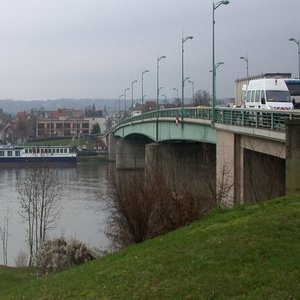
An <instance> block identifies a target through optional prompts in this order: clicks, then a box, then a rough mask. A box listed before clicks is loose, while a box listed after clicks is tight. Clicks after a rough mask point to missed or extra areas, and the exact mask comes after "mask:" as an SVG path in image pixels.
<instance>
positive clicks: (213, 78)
mask: <svg viewBox="0 0 300 300" xmlns="http://www.w3.org/2000/svg"><path fill="white" fill-rule="evenodd" d="M222 4H224V5H227V4H229V1H228V0H222V1H219V2H217V3H216V4H215V3H213V32H212V94H213V109H212V126H213V127H214V123H215V121H216V111H215V107H216V67H215V10H216V9H217V8H218V7H219V6H220V5H222Z"/></svg>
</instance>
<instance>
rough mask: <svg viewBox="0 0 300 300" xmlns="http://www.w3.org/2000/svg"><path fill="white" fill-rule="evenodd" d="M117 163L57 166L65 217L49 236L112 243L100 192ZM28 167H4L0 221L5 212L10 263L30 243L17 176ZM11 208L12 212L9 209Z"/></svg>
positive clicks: (0, 259) (92, 243) (0, 179)
mask: <svg viewBox="0 0 300 300" xmlns="http://www.w3.org/2000/svg"><path fill="white" fill-rule="evenodd" d="M113 168H114V165H112V164H111V163H107V162H105V161H100V160H99V161H98V160H97V161H95V160H90V162H89V160H87V162H84V163H78V165H77V167H73V168H57V169H56V170H57V176H58V177H59V178H60V180H61V184H62V186H63V189H62V197H61V205H62V210H61V217H60V219H59V222H58V223H57V226H56V228H55V229H53V230H52V231H51V232H50V233H49V236H50V238H51V237H60V236H62V235H63V236H65V237H66V238H67V239H68V238H71V237H73V238H76V239H77V240H80V241H81V242H84V243H86V244H87V245H88V246H90V247H94V246H95V247H102V248H106V247H108V239H107V237H106V235H105V232H104V231H105V216H106V215H105V210H104V203H103V200H101V198H100V197H99V195H100V194H105V191H106V189H107V184H108V180H109V179H108V177H109V175H108V174H109V170H110V169H113ZM25 172H26V169H25V168H0V224H1V225H2V228H3V222H4V219H5V216H7V215H8V216H9V217H10V222H9V225H8V233H9V237H8V265H9V266H15V261H14V260H15V258H16V257H17V255H18V253H19V252H20V250H21V249H22V250H24V251H26V252H27V253H28V247H27V245H26V238H27V233H26V228H27V226H28V225H27V223H26V222H25V223H24V222H22V218H21V217H20V214H19V211H20V210H21V206H20V201H19V200H18V197H19V194H18V192H17V190H16V185H17V180H18V178H20V177H21V176H24V175H25ZM7 211H8V213H7ZM1 264H3V252H2V240H1V239H0V265H1Z"/></svg>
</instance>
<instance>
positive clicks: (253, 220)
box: [0, 195, 300, 299]
mask: <svg viewBox="0 0 300 300" xmlns="http://www.w3.org/2000/svg"><path fill="white" fill-rule="evenodd" d="M299 254H300V195H299V196H298V195H297V196H293V197H284V198H281V199H277V200H272V201H269V202H266V203H262V204H260V205H256V206H251V207H239V208H235V209H232V210H229V211H227V212H223V213H222V212H220V211H214V212H212V213H211V214H210V215H209V216H208V217H207V218H206V219H205V220H200V221H197V222H195V223H193V224H192V225H190V226H187V227H185V228H182V229H180V230H177V231H174V232H171V233H169V234H167V235H164V236H160V237H158V238H156V239H153V240H150V241H147V242H144V243H142V244H139V245H134V246H132V247H129V248H127V249H124V250H122V251H119V252H117V253H115V254H111V255H108V256H106V257H104V258H102V259H99V260H97V261H93V262H90V263H88V264H85V265H82V266H78V267H75V268H72V269H70V270H67V271H65V272H61V273H58V274H55V275H53V276H49V277H47V278H44V279H41V280H37V281H34V282H32V283H30V284H28V285H24V286H20V287H16V288H15V289H14V290H10V291H9V292H8V291H6V292H5V291H2V292H1V291H0V298H1V296H2V297H3V298H1V299H62V298H74V299H78V298H87V299H228V298H230V299H300V272H299V268H300V255H299ZM0 280H1V277H0ZM6 293H8V294H6Z"/></svg>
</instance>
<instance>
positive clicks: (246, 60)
mask: <svg viewBox="0 0 300 300" xmlns="http://www.w3.org/2000/svg"><path fill="white" fill-rule="evenodd" d="M240 59H243V60H244V61H245V62H246V63H247V78H248V77H249V73H248V58H246V57H244V56H241V57H240Z"/></svg>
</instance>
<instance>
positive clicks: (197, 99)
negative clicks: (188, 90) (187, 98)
mask: <svg viewBox="0 0 300 300" xmlns="http://www.w3.org/2000/svg"><path fill="white" fill-rule="evenodd" d="M193 101H194V103H193V104H194V105H195V106H201V105H203V106H210V103H211V96H210V94H209V92H207V91H205V90H198V91H197V92H196V94H195V95H194V98H193Z"/></svg>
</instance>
